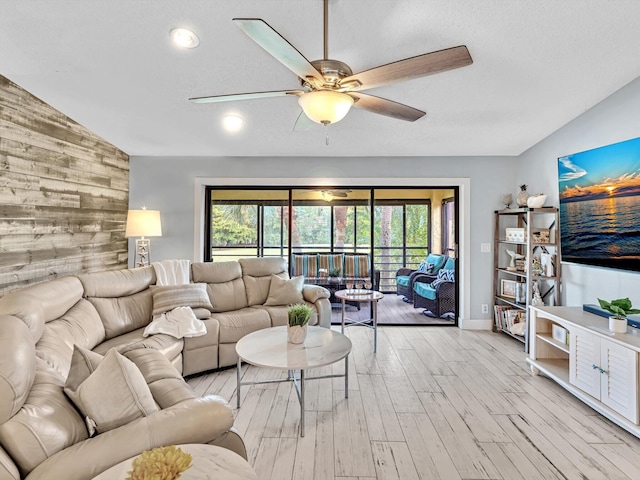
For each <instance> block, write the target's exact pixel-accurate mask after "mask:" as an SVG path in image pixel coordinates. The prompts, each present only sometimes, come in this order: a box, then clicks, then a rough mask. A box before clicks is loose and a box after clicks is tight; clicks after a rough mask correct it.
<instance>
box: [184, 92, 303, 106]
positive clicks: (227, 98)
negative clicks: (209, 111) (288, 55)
mask: <svg viewBox="0 0 640 480" xmlns="http://www.w3.org/2000/svg"><path fill="white" fill-rule="evenodd" d="M303 93H305V92H304V90H276V91H272V92H251V93H232V94H231V95H213V96H210V97H193V98H190V99H189V100H190V101H192V102H193V103H219V102H231V101H234V100H252V99H254V98H269V97H286V96H287V95H298V96H299V95H302V94H303Z"/></svg>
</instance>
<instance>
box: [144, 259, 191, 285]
mask: <svg viewBox="0 0 640 480" xmlns="http://www.w3.org/2000/svg"><path fill="white" fill-rule="evenodd" d="M151 266H152V267H153V269H154V270H155V271H156V285H186V284H187V283H189V277H190V275H189V270H190V267H191V262H190V261H189V260H162V261H161V262H153V263H152V264H151Z"/></svg>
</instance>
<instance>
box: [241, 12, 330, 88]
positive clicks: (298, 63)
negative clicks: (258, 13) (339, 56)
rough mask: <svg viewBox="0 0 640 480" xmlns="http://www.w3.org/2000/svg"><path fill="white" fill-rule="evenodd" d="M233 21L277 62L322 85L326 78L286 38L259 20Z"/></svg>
mask: <svg viewBox="0 0 640 480" xmlns="http://www.w3.org/2000/svg"><path fill="white" fill-rule="evenodd" d="M233 21H234V22H235V23H236V25H238V26H239V27H240V28H241V29H242V31H243V32H244V33H246V34H247V35H248V36H249V37H250V38H251V39H252V40H253V41H254V42H256V43H257V44H258V45H260V46H261V47H262V48H264V49H265V50H266V51H267V52H269V53H270V54H271V55H272V56H273V57H274V58H275V59H276V60H278V61H279V62H280V63H282V64H283V65H284V66H285V67H287V68H288V69H289V70H291V71H292V72H293V73H295V74H296V75H297V76H298V77H300V78H302V79H307V78H309V77H312V78H315V79H316V81H317V82H320V85H322V84H324V78H323V76H322V74H321V73H320V72H318V70H316V68H315V67H314V66H313V65H311V63H310V62H309V60H307V59H306V58H305V57H304V55H302V54H301V53H300V52H299V51H298V50H297V49H296V48H295V47H294V46H293V45H291V44H290V43H289V42H288V41H287V39H286V38H284V37H283V36H282V35H280V34H279V33H278V32H276V31H275V30H274V29H273V28H272V27H271V26H270V25H269V24H268V23H267V22H265V21H264V20H261V19H259V18H234V19H233Z"/></svg>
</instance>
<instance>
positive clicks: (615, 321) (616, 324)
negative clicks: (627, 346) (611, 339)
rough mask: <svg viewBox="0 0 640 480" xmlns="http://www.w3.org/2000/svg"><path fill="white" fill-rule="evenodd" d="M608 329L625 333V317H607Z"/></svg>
mask: <svg viewBox="0 0 640 480" xmlns="http://www.w3.org/2000/svg"><path fill="white" fill-rule="evenodd" d="M609 330H611V331H612V332H614V333H627V319H626V318H616V317H609Z"/></svg>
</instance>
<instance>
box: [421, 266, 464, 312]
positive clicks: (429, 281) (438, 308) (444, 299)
mask: <svg viewBox="0 0 640 480" xmlns="http://www.w3.org/2000/svg"><path fill="white" fill-rule="evenodd" d="M454 265H455V264H454V260H453V258H450V259H448V260H447V263H446V264H445V266H444V267H443V268H442V269H441V270H440V271H439V272H438V275H437V277H436V279H435V280H434V279H433V277H432V276H431V275H428V274H418V275H416V276H415V278H414V283H413V307H414V308H424V309H425V310H424V312H423V313H424V314H425V315H428V314H429V313H430V314H431V316H434V317H437V318H441V317H442V316H443V315H444V314H446V313H454V312H455V308H456V285H455V267H454Z"/></svg>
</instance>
